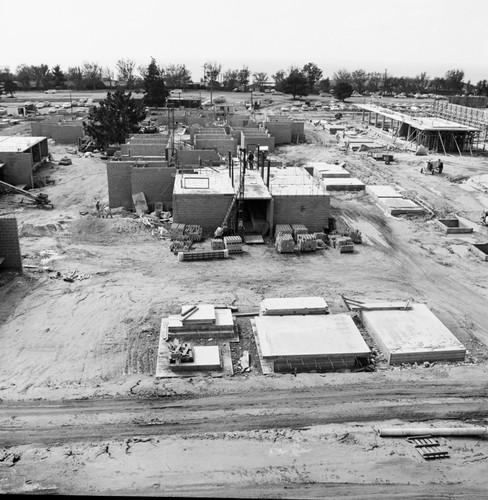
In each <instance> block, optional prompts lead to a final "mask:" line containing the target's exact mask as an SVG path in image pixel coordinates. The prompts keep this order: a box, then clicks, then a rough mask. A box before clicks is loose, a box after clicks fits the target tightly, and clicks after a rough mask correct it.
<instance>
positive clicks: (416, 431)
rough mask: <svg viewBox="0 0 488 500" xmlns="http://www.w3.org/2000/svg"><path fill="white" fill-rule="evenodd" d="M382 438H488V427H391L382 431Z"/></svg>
mask: <svg viewBox="0 0 488 500" xmlns="http://www.w3.org/2000/svg"><path fill="white" fill-rule="evenodd" d="M380 436H381V437H405V436H407V437H408V436H488V427H439V428H435V427H405V428H403V427H402V428H399V427H390V428H386V429H380Z"/></svg>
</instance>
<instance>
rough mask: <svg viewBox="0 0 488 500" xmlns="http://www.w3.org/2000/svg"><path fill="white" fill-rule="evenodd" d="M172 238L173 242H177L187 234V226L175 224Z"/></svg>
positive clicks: (171, 234) (171, 231) (172, 228)
mask: <svg viewBox="0 0 488 500" xmlns="http://www.w3.org/2000/svg"><path fill="white" fill-rule="evenodd" d="M169 234H170V237H171V239H172V240H176V239H178V238H180V237H182V236H183V235H184V234H185V224H177V223H176V222H173V224H171V229H170V233H169Z"/></svg>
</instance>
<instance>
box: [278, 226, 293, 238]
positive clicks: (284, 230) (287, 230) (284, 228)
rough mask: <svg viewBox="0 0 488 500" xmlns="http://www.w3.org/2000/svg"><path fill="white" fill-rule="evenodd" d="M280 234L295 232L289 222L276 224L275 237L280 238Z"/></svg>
mask: <svg viewBox="0 0 488 500" xmlns="http://www.w3.org/2000/svg"><path fill="white" fill-rule="evenodd" d="M280 234H293V231H292V229H291V226H290V225H289V224H276V228H275V238H278V236H279V235H280Z"/></svg>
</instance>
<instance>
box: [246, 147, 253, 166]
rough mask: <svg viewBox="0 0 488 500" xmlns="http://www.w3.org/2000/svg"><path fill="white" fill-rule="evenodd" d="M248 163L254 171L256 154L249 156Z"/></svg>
mask: <svg viewBox="0 0 488 500" xmlns="http://www.w3.org/2000/svg"><path fill="white" fill-rule="evenodd" d="M247 161H248V162H249V169H250V170H252V169H253V168H254V167H253V164H254V154H253V152H252V151H251V152H250V153H249V155H248V156H247Z"/></svg>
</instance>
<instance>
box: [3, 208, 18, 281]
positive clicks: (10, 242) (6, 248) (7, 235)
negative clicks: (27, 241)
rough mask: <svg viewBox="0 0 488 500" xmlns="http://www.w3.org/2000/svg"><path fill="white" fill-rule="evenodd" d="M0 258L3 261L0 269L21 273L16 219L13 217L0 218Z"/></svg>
mask: <svg viewBox="0 0 488 500" xmlns="http://www.w3.org/2000/svg"><path fill="white" fill-rule="evenodd" d="M0 257H3V258H4V259H5V260H4V261H3V262H2V264H0V268H1V269H15V270H17V271H19V272H22V271H23V268H22V253H21V251H20V242H19V230H18V228H17V219H15V218H13V217H6V218H0Z"/></svg>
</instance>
